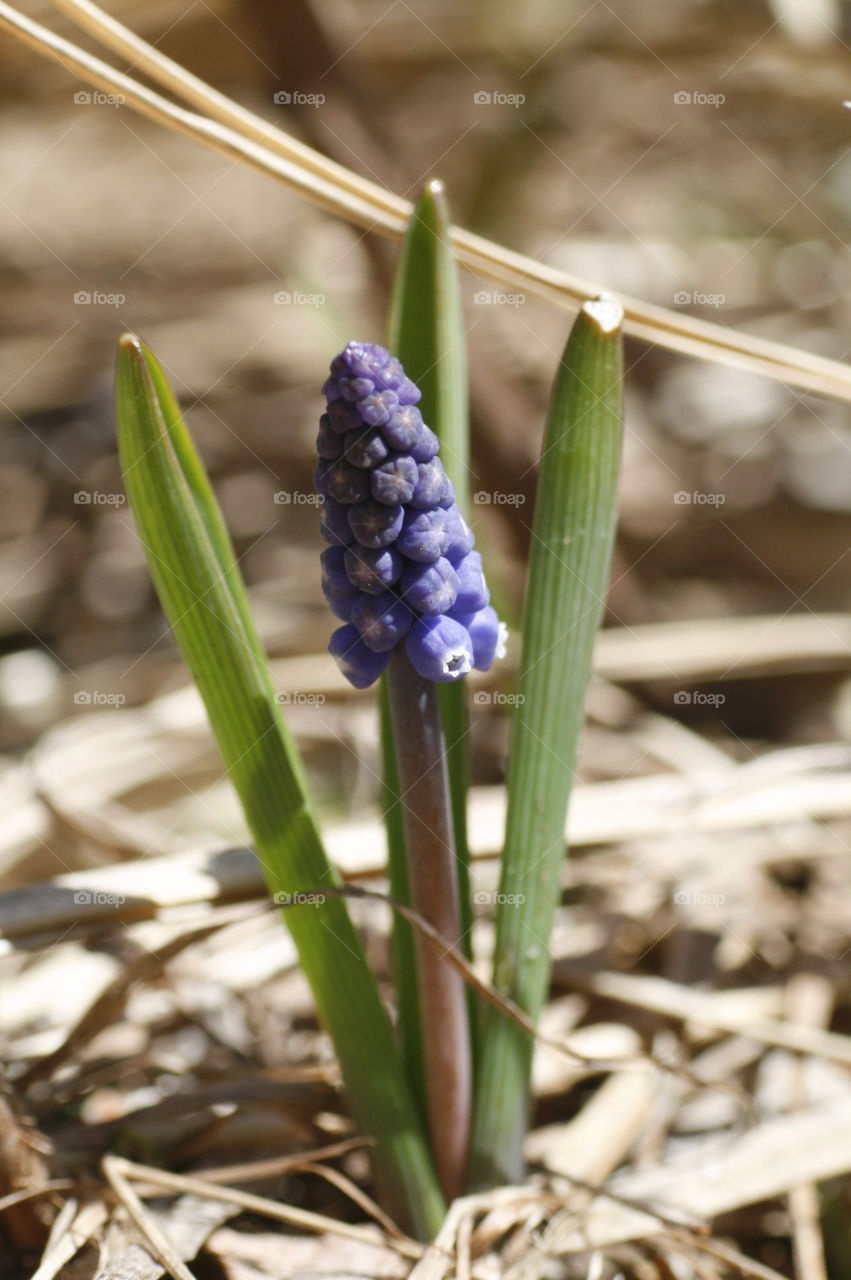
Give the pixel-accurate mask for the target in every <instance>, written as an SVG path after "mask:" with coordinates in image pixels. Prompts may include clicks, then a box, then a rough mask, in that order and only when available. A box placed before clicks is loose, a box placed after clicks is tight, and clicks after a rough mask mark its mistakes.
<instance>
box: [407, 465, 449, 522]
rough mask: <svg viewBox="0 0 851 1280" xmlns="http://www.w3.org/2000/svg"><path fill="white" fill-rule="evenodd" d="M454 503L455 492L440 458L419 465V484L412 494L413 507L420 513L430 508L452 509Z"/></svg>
mask: <svg viewBox="0 0 851 1280" xmlns="http://www.w3.org/2000/svg"><path fill="white" fill-rule="evenodd" d="M454 501H455V490H454V489H453V487H452V482H451V480H450V479H449V476H448V475H447V474H446V472H445V471H444V470H443V463H442V462H441V461H440V458H432V460H431V462H420V463H418V464H417V484H416V488H415V489H414V492H413V493H412V494H411V506H412V507H416V508H417V510H418V511H425V510H427V509H428V508H429V507H451V506H452V504H453V502H454Z"/></svg>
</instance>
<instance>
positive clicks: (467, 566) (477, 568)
mask: <svg viewBox="0 0 851 1280" xmlns="http://www.w3.org/2000/svg"><path fill="white" fill-rule="evenodd" d="M455 572H456V573H457V574H458V596H457V599H456V601H455V608H456V609H458V610H460V611H461V612H462V613H476V612H477V611H478V610H479V609H484V607H485V605H486V604H487V603H488V601H489V600H490V598H491V597H490V592H489V591H488V588H487V584H486V583H485V575H484V573H483V572H482V557H481V556H480V555H479V553H478V551H470V552H468V553H467V555H465V556H464V558H463V559H462V560H459V561H458V562H457V564H456V565H455Z"/></svg>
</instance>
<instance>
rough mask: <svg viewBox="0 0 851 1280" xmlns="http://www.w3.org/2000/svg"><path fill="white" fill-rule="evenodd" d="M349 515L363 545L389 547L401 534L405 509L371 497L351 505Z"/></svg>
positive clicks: (353, 528)
mask: <svg viewBox="0 0 851 1280" xmlns="http://www.w3.org/2000/svg"><path fill="white" fill-rule="evenodd" d="M364 474H368V472H365V473H364ZM348 517H349V525H350V527H351V530H352V533H353V534H354V536H355V538H356V539H357V541H358V542H359V543H360V544H361V546H362V547H389V546H390V543H391V542H395V541H396V539H397V538H398V536H399V533H400V531H401V528H402V522H403V520H404V518H405V509H404V507H388V506H385V504H384V503H383V502H376V501H375V500H374V499H373V498H369V499H368V500H367V501H366V502H356V503H355V505H354V506H353V507H349V509H348ZM400 549H401V548H400Z"/></svg>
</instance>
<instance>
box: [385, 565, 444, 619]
mask: <svg viewBox="0 0 851 1280" xmlns="http://www.w3.org/2000/svg"><path fill="white" fill-rule="evenodd" d="M458 585H459V584H458V575H457V574H456V572H455V570H454V569H453V568H452V565H451V564H450V563H449V561H448V560H444V559H443V557H441V558H440V559H439V560H435V562H434V564H410V563H409V564H408V566H407V568H406V569H405V571H404V573H403V574H402V578H401V581H400V583H399V589H400V591H401V593H402V599H403V600H404V601H405V603H406V604H408V605H410V607H411V608H412V609H415V610H416V612H417V613H426V614H438V613H448V612H449V610H450V609H451V608H452V606H453V605H454V604H455V599H456V597H457V595H458Z"/></svg>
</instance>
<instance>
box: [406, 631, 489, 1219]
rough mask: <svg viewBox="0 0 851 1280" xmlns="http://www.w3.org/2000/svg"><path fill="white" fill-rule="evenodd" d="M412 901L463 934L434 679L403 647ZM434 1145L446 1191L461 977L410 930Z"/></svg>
mask: <svg viewBox="0 0 851 1280" xmlns="http://www.w3.org/2000/svg"><path fill="white" fill-rule="evenodd" d="M387 689H388V694H389V701H390V716H391V720H392V723H393V738H394V741H395V745H396V760H397V767H398V771H399V795H400V798H401V804H402V815H403V821H404V826H405V847H406V851H407V858H408V875H409V880H410V892H411V904H410V905H411V906H412V907H413V909H414V910H415V911H416V912H417V914H418V915H421V916H422V917H423V918H424V919H425V920H427V921H428V922H429V924H431V925H433V926H434V928H435V929H436V930H437V932H438V933H439V934H441V936H442V937H444V938H448V939H451V940H452V941H453V942H458V941H460V936H461V916H460V910H459V904H458V879H457V869H456V866H455V841H454V836H453V830H452V813H451V809H450V802H449V777H448V774H447V769H446V749H445V744H444V740H443V726H442V723H441V719H440V705H439V702H438V697H437V686H436V685H435V684H434V683H433V682H432V681H430V680H424V679H423V678H422V677H421V676H419V675H418V674H417V672H416V671H415V670H414V668H413V667H412V665H411V663H410V662H409V661H408V657H407V655H406V653H405V651H404V647H403V646H402V645H400V646H398V648H397V649H396V651H395V652H394V654H393V657H392V659H391V661H390V666H389V668H388V670H387ZM416 954H417V971H418V978H419V989H420V1012H421V1018H422V1032H423V1037H422V1039H423V1053H424V1055H425V1064H424V1065H425V1077H426V1096H427V1103H428V1124H429V1137H430V1140H431V1149H432V1154H433V1156H434V1163H435V1167H436V1170H437V1176H438V1179H439V1181H440V1184H441V1187H442V1189H443V1193H444V1195H445V1196H446V1198H447V1200H449V1201H451V1200H453V1199H455V1197H456V1196H458V1195H460V1194H461V1192H462V1190H463V1188H464V1178H465V1173H466V1165H467V1146H468V1141H469V1131H470V1109H471V1092H472V1068H471V1061H470V1028H469V1022H468V1014H467V1000H466V995H465V991H464V982H463V980H462V978H461V977H459V975H458V974H457V973H456V972H455V970H453V968H452V967H451V965H450V964H449V963H448V962H447V961H446V960H445V959H444V958H443V957H442V956H440V955H439V954H438V952H437V951H436V950H435V949H434V947H433V946H432V945H430V944H429V943H428V942H427V941H426V940H425V939H424V938H422V937H420V936H417V938H416Z"/></svg>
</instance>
